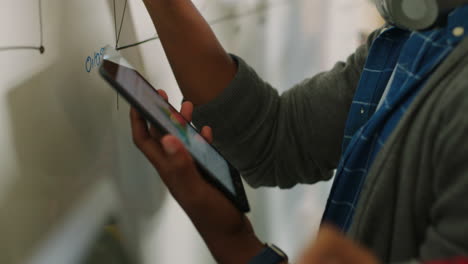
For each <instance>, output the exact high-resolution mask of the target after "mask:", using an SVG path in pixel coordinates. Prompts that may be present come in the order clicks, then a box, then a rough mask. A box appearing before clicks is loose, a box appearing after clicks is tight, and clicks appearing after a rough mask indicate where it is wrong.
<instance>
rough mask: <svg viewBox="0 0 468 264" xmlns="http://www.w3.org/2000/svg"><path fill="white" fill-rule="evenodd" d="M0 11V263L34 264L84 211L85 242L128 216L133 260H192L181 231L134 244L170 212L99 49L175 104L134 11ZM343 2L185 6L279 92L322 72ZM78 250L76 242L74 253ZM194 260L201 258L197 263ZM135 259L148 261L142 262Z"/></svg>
mask: <svg viewBox="0 0 468 264" xmlns="http://www.w3.org/2000/svg"><path fill="white" fill-rule="evenodd" d="M0 1H1V3H2V8H1V9H0V33H1V35H0V71H1V78H0V100H1V103H0V108H1V110H0V128H1V129H0V146H2V148H1V152H0V175H1V176H0V234H2V236H0V252H2V254H0V263H20V262H22V261H23V260H25V259H28V258H32V257H36V256H39V257H38V259H41V256H43V255H41V254H40V253H38V254H36V252H37V250H38V249H41V248H49V247H47V246H44V243H45V242H44V241H48V240H47V239H48V238H49V237H50V236H51V234H55V233H57V229H58V228H57V227H58V226H61V227H66V226H68V224H71V225H72V224H73V221H71V220H70V221H67V219H77V218H79V216H78V215H77V214H76V212H81V211H87V212H89V211H90V210H91V212H93V210H94V211H95V212H96V215H92V216H93V217H91V218H89V217H88V218H86V219H88V220H89V219H91V220H89V221H91V222H90V224H89V225H94V226H95V227H94V228H95V229H96V230H97V228H98V226H99V225H100V224H102V223H103V222H104V221H106V217H108V216H109V214H111V213H112V212H117V213H118V214H119V213H122V212H123V213H125V214H126V215H131V216H132V218H131V219H127V220H126V221H127V223H126V224H127V227H128V228H129V231H128V232H130V233H132V234H133V236H132V237H130V238H129V242H128V243H129V244H131V245H132V246H133V249H134V250H135V251H138V250H141V248H145V245H140V243H141V244H147V243H148V242H152V243H153V244H151V245H154V244H158V243H159V242H161V241H160V239H163V240H164V241H169V242H168V243H167V244H169V245H170V247H174V246H175V245H180V244H183V243H191V244H197V245H196V246H193V248H192V250H193V251H197V252H199V251H200V250H201V248H204V247H203V245H202V242H201V240H200V238H199V237H197V236H196V235H194V234H195V233H196V231H195V230H193V227H191V225H190V224H187V225H186V227H185V229H184V228H180V227H179V231H180V232H185V231H187V232H191V234H192V236H193V237H194V238H190V239H188V238H187V236H186V235H185V233H182V234H174V233H171V235H169V234H167V233H164V232H162V231H161V229H165V227H166V226H165V225H166V223H165V222H164V221H163V220H160V221H156V222H157V223H156V224H154V226H153V228H154V230H157V231H156V232H159V233H161V234H163V235H161V237H158V236H156V237H155V238H147V239H146V240H145V239H142V237H141V236H140V233H144V232H145V231H147V230H148V229H147V228H144V227H142V226H143V224H144V223H145V222H147V221H149V219H154V218H155V217H156V218H158V214H159V215H161V216H159V217H160V218H162V219H168V218H164V217H166V216H163V215H167V214H168V212H169V211H171V210H173V209H168V207H167V206H168V204H169V205H170V204H171V203H173V202H171V201H170V198H169V197H168V196H167V193H166V190H165V188H164V187H163V186H162V184H161V182H160V180H159V179H158V177H157V175H156V173H155V172H154V169H153V168H151V166H149V165H148V163H147V162H146V160H145V159H144V158H143V156H142V155H141V154H140V153H139V152H138V151H137V150H136V149H135V147H134V146H133V144H132V142H131V136H130V126H129V121H128V110H129V109H128V105H127V104H126V103H125V102H123V100H122V99H119V98H118V96H117V95H116V93H115V92H114V91H113V90H112V89H111V88H110V87H109V86H108V85H107V84H105V83H104V82H103V81H102V80H101V78H100V77H99V75H98V72H97V69H98V67H99V64H100V62H101V61H102V56H101V48H102V47H104V46H105V45H107V44H110V45H112V46H116V47H118V48H120V49H121V52H122V54H123V55H124V56H125V57H126V58H127V59H128V60H129V61H130V62H131V63H132V64H133V66H135V67H136V68H137V69H138V70H139V71H140V72H142V73H143V75H144V76H145V77H146V78H147V79H148V80H149V81H150V82H151V83H152V84H153V85H154V86H155V87H156V88H161V89H165V90H167V91H168V93H169V95H170V98H171V103H172V104H174V105H175V106H178V105H179V103H180V101H181V94H180V92H179V91H178V88H177V84H176V82H175V80H174V77H173V76H172V73H171V70H170V67H169V65H168V63H167V59H166V57H165V55H164V52H163V50H162V47H161V44H160V42H159V40H158V37H157V34H156V32H155V30H154V27H153V25H152V22H151V20H150V18H149V16H148V14H147V13H146V11H145V9H144V6H143V3H142V1H140V0H99V1H96V0H79V1H61V0H15V1H11V0H0ZM343 1H345V2H346V0H341V1H339V0H336V1H330V3H328V2H325V1H320V0H313V1H312V0H310V1H309V0H194V2H195V4H196V5H197V6H198V7H199V10H200V11H201V12H202V13H203V15H204V16H205V18H206V20H207V21H208V22H209V23H210V24H212V27H213V30H214V31H215V33H216V34H217V36H218V38H219V39H220V41H221V42H222V44H223V46H225V48H226V49H227V50H228V51H229V52H232V53H235V54H238V55H241V56H242V57H243V58H244V59H246V60H247V62H248V63H249V64H251V65H252V66H253V67H254V68H255V69H257V71H258V72H259V74H260V75H261V76H262V77H264V78H265V79H267V80H268V81H270V82H271V83H273V84H274V85H275V86H276V87H278V88H279V89H280V90H281V89H285V88H288V87H290V86H292V85H293V84H294V83H296V82H298V81H300V80H301V79H303V78H305V77H309V76H311V75H312V74H313V73H315V72H318V71H320V70H323V66H324V65H325V64H327V66H328V61H326V58H327V56H328V55H333V54H334V53H332V52H330V53H327V54H324V52H323V50H324V49H322V48H323V47H322V46H324V43H326V42H327V40H328V39H327V36H328V35H327V34H326V33H327V30H328V29H327V28H325V27H324V23H327V19H329V14H328V11H327V10H328V9H327V6H329V5H330V4H333V3H335V4H336V2H343ZM358 2H363V1H358ZM348 11H349V9H348ZM350 14H351V12H347V15H348V16H349V15H350ZM355 18H356V17H351V18H350V19H355ZM348 33H349V32H348ZM346 42H347V43H348V44H349V46H347V47H346V48H343V47H341V50H340V52H341V53H343V54H349V52H351V51H352V50H353V49H354V48H355V46H356V45H357V43H358V37H357V36H355V37H353V36H349V37H348V38H347V40H346ZM334 43H335V45H336V43H343V42H342V41H341V42H334ZM42 47H43V48H44V50H43V53H41V51H42V50H41V48H42ZM312 47H313V48H312ZM305 58H306V59H305ZM307 58H310V59H307ZM103 182H104V183H103ZM99 186H105V187H103V188H98V187H99ZM109 186H110V187H109ZM103 190H104V191H103ZM93 192H96V193H93ZM249 193H250V200H251V203H252V205H253V209H254V213H253V215H252V218H253V219H254V225H256V229H257V231H258V232H259V233H261V234H265V235H264V236H263V237H264V238H265V239H272V240H271V241H272V242H276V241H277V240H281V239H284V238H285V237H287V236H282V235H281V234H280V235H279V236H275V235H268V234H269V232H270V231H271V230H269V229H268V226H276V224H277V223H275V222H274V221H273V222H272V223H269V225H266V224H265V225H263V224H261V223H262V222H265V220H266V219H269V217H268V216H269V215H270V216H271V215H272V214H269V213H268V212H267V209H265V208H267V207H268V206H266V207H265V206H264V205H265V202H264V200H265V198H262V192H256V193H255V194H254V193H253V192H251V191H249ZM99 194H102V195H104V194H105V198H96V200H92V202H90V201H89V197H103V196H100V195H99ZM276 204H281V203H276ZM86 205H88V206H89V207H86ZM83 208H85V209H83ZM270 209H271V206H270ZM171 212H172V211H171ZM174 215H176V219H175V220H176V221H185V222H187V219H182V220H180V219H181V218H182V216H181V213H180V212H179V211H177V213H176V214H174ZM71 216H73V217H71ZM255 219H260V220H261V221H256V220H255ZM271 219H278V218H277V217H271ZM88 220H86V221H88ZM173 220H174V219H172V218H171V221H173ZM83 221H85V220H83ZM93 221H94V222H93ZM256 222H258V223H259V224H257V223H256ZM158 225H161V226H162V227H161V226H158ZM173 227H174V226H172V228H173ZM90 228H91V227H90ZM59 229H60V228H59ZM91 229H92V228H91ZM173 231H174V230H172V229H171V232H173ZM286 232H287V230H286V229H285V233H286ZM91 235H92V234H90V236H91ZM287 238H289V237H287ZM70 239H73V238H70ZM90 239H92V238H91V237H83V239H82V240H83V242H82V246H83V247H85V245H86V244H87V243H88V242H89V240H90ZM171 239H172V240H171ZM177 239H179V240H177ZM54 241H61V240H60V239H57V240H54ZM187 241H189V242H187ZM52 244H53V243H52ZM52 244H51V245H52ZM159 244H161V243H159ZM198 244H200V245H198ZM47 245H49V244H47ZM76 247H80V246H79V245H76ZM148 247H149V246H146V248H147V249H148ZM168 247H169V246H168ZM164 249H166V248H165V247H162V248H161V252H158V253H156V255H159V257H160V256H161V255H164V256H166V257H167V258H165V259H172V260H174V263H183V262H185V263H187V260H193V258H192V256H191V255H190V254H187V256H186V258H184V256H181V255H180V254H177V252H175V253H174V252H170V251H167V250H164ZM83 250H85V249H80V251H83ZM203 250H204V251H203V252H202V253H201V254H202V255H203V254H204V256H202V258H203V257H206V256H207V255H208V256H209V253H208V252H207V251H206V249H203ZM148 251H151V250H148ZM140 253H141V252H136V254H140ZM76 254H77V253H76V252H75V253H74V254H71V255H70V256H68V257H73V258H75V257H77V255H76ZM141 254H143V255H145V254H146V258H150V259H154V258H152V257H154V256H153V255H152V253H141ZM143 257H145V256H143ZM38 263H39V262H38ZM67 263H72V262H67ZM149 263H150V262H149ZM200 263H207V261H206V259H205V260H201V262H200Z"/></svg>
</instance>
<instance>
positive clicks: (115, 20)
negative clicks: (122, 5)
mask: <svg viewBox="0 0 468 264" xmlns="http://www.w3.org/2000/svg"><path fill="white" fill-rule="evenodd" d="M113 3H114V33H115V47H116V48H117V7H116V6H115V0H114V1H113Z"/></svg>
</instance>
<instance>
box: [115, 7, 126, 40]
mask: <svg viewBox="0 0 468 264" xmlns="http://www.w3.org/2000/svg"><path fill="white" fill-rule="evenodd" d="M127 3H128V0H125V4H124V9H123V13H122V19H121V20H120V28H119V34H117V47H118V46H119V40H120V34H121V33H122V27H123V22H124V20H125V13H126V12H127Z"/></svg>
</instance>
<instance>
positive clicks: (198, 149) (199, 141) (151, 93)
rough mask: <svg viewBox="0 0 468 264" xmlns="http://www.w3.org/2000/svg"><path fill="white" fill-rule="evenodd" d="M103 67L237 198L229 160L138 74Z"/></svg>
mask: <svg viewBox="0 0 468 264" xmlns="http://www.w3.org/2000/svg"><path fill="white" fill-rule="evenodd" d="M103 67H104V68H105V69H106V71H107V72H108V73H109V74H110V76H111V78H113V79H114V81H115V82H117V83H118V84H119V86H120V87H121V88H122V89H124V90H125V91H126V93H127V94H128V95H129V96H131V97H133V99H134V100H135V101H136V102H138V103H139V104H140V106H141V107H142V108H143V109H145V111H146V112H147V113H148V114H150V115H151V116H152V117H153V118H154V119H156V120H157V121H158V123H159V124H160V125H161V126H162V127H164V129H166V131H167V132H169V133H170V134H172V135H175V136H176V137H178V138H179V139H180V140H181V141H182V142H183V144H184V145H185V147H186V148H187V150H188V151H189V152H190V153H191V154H192V156H193V157H194V158H195V159H196V160H197V161H198V162H199V163H200V164H201V165H203V167H204V168H205V169H206V170H208V171H209V172H210V174H211V175H212V176H214V177H215V178H216V179H217V180H218V181H219V182H220V183H221V184H222V185H224V187H226V189H227V190H229V191H230V192H231V193H232V194H233V195H234V196H236V189H235V187H234V184H233V181H232V178H231V173H230V169H229V166H228V163H227V162H226V160H225V159H224V158H223V157H222V156H221V155H220V154H219V153H218V152H217V151H216V150H215V149H214V148H213V147H212V146H211V145H210V144H209V143H208V142H207V141H206V140H205V139H204V138H203V137H202V136H201V135H200V134H199V133H198V132H197V131H196V130H195V129H194V128H193V127H192V126H191V125H190V124H189V123H188V122H187V121H186V120H185V119H184V118H183V117H182V115H181V114H180V113H179V112H178V111H176V110H175V109H174V107H172V106H171V105H169V104H168V103H167V102H166V101H164V100H163V99H162V97H161V96H159V94H158V93H157V92H156V90H154V88H153V87H152V86H151V85H150V84H149V83H148V82H147V81H146V80H145V79H144V78H143V77H142V76H141V75H140V74H139V73H138V72H137V71H136V70H134V69H132V68H130V67H126V66H123V65H120V64H117V63H115V62H113V61H109V60H106V61H105V64H104V65H103Z"/></svg>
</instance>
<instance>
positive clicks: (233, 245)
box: [181, 194, 264, 264]
mask: <svg viewBox="0 0 468 264" xmlns="http://www.w3.org/2000/svg"><path fill="white" fill-rule="evenodd" d="M208 196H209V194H208ZM224 202H226V201H222V202H218V204H219V203H224ZM227 203H229V202H227ZM183 204H185V206H184V205H182V204H181V205H182V208H183V209H184V211H185V212H186V213H187V215H188V216H189V217H190V219H191V221H192V223H193V224H194V226H195V228H196V229H197V231H198V232H199V234H200V235H201V237H202V238H203V240H204V241H205V244H206V245H207V247H208V248H209V250H210V252H211V254H212V255H213V257H214V258H215V259H216V262H217V263H222V264H225V263H248V261H249V260H250V259H251V258H253V257H254V256H255V255H257V254H258V253H259V252H260V251H261V250H262V248H263V247H264V245H263V243H262V242H261V241H260V240H259V239H258V238H257V236H256V235H255V233H254V230H253V228H252V225H251V223H250V221H249V220H248V218H247V217H246V216H245V215H244V214H242V213H241V212H239V211H237V209H235V210H229V211H226V213H224V214H223V216H226V217H227V219H229V220H227V219H224V220H222V219H221V218H218V217H216V216H214V214H213V212H212V211H213V210H214V207H212V205H211V203H206V202H205V203H204V204H203V205H199V204H197V203H194V204H189V203H188V202H187V203H183ZM195 204H196V205H195ZM224 206H226V207H227V206H229V207H231V205H230V204H226V205H224ZM210 211H211V212H210ZM228 212H229V213H228ZM218 221H223V225H224V228H220V223H219V222H218Z"/></svg>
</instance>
